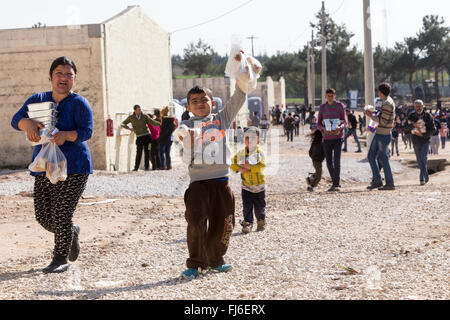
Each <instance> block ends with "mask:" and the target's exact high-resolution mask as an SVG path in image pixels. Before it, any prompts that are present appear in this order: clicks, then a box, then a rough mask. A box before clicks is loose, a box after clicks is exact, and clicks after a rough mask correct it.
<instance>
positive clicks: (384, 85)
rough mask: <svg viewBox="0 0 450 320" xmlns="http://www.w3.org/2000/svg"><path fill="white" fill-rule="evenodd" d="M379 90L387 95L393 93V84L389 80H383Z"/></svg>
mask: <svg viewBox="0 0 450 320" xmlns="http://www.w3.org/2000/svg"><path fill="white" fill-rule="evenodd" d="M378 91H380V92H381V93H382V94H384V95H385V96H386V97H387V96H388V95H389V94H390V93H391V85H390V84H389V83H387V82H382V83H380V85H379V86H378Z"/></svg>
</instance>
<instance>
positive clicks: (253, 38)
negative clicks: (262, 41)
mask: <svg viewBox="0 0 450 320" xmlns="http://www.w3.org/2000/svg"><path fill="white" fill-rule="evenodd" d="M247 39H250V40H252V57H254V56H255V49H254V43H253V40H255V39H259V38H258V37H255V36H251V37H248V38H247Z"/></svg>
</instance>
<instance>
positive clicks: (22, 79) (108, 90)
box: [0, 6, 172, 171]
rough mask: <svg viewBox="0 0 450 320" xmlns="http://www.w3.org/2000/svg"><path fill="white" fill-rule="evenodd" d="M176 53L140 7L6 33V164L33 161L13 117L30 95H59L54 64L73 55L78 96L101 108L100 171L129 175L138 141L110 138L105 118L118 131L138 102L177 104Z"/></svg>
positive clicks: (96, 140)
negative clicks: (86, 21)
mask: <svg viewBox="0 0 450 320" xmlns="http://www.w3.org/2000/svg"><path fill="white" fill-rule="evenodd" d="M169 48H170V44H169V34H168V33H167V32H166V31H164V30H163V29H161V28H160V27H159V26H158V25H157V24H156V23H155V22H154V21H152V20H151V19H150V18H149V17H148V16H147V15H145V13H144V12H143V11H142V10H141V8H140V7H138V6H132V7H128V8H127V9H126V10H124V11H123V12H121V13H119V14H118V15H116V16H115V17H113V18H111V19H109V20H108V21H105V22H104V23H102V24H95V25H83V26H80V27H77V28H75V27H71V26H69V27H68V26H64V27H46V28H39V29H15V30H0V167H5V166H9V167H22V168H25V167H26V166H28V164H29V163H30V161H31V155H32V148H31V146H30V145H29V144H28V142H26V140H25V134H24V132H17V131H15V130H14V129H12V128H11V126H10V122H11V118H12V116H13V115H14V113H15V112H16V111H17V110H18V109H19V108H20V107H21V106H22V105H23V104H24V102H25V100H26V99H27V98H28V97H30V96H31V95H33V94H35V93H37V92H43V91H50V90H51V85H50V82H49V79H48V77H49V76H48V72H49V69H50V65H51V63H52V61H53V60H54V59H55V58H57V57H60V56H63V55H66V56H68V57H70V58H71V59H72V60H73V61H74V62H75V64H76V65H77V69H78V74H77V79H76V81H75V86H74V91H75V92H77V93H79V94H81V95H83V96H84V97H86V98H87V99H88V101H89V103H90V105H91V107H92V109H93V114H94V135H93V137H92V139H91V140H90V141H89V142H88V144H89V148H90V149H91V153H92V159H93V164H94V169H100V170H113V169H114V168H116V169H117V168H120V170H121V171H123V170H128V169H129V164H130V163H134V157H135V149H134V145H135V144H134V141H135V137H134V136H133V135H132V136H129V134H128V133H129V132H128V131H126V130H121V131H120V130H116V136H115V137H114V138H106V128H105V126H106V121H105V120H106V118H107V116H108V115H111V117H112V118H113V120H114V121H115V122H114V124H115V127H116V128H117V127H118V126H119V125H120V122H121V121H123V120H124V118H125V117H126V116H127V114H128V113H129V112H130V111H131V110H132V108H133V106H134V105H135V104H139V105H141V107H142V108H143V109H145V110H152V109H154V108H157V107H158V108H161V107H163V106H166V105H168V104H169V101H171V100H172V90H171V88H172V83H171V81H172V77H171V75H172V70H171V61H170V49H169ZM121 135H123V136H121ZM116 150H119V152H116ZM116 162H117V163H116Z"/></svg>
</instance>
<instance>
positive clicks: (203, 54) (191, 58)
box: [183, 39, 216, 78]
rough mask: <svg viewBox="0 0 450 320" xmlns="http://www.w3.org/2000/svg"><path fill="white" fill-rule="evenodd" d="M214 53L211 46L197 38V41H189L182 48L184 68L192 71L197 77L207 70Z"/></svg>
mask: <svg viewBox="0 0 450 320" xmlns="http://www.w3.org/2000/svg"><path fill="white" fill-rule="evenodd" d="M215 55H216V53H215V52H214V50H213V49H212V47H211V46H210V45H209V44H207V43H206V42H203V41H202V39H199V40H198V41H197V43H194V42H191V43H189V44H188V46H187V48H185V49H184V56H183V61H184V65H185V68H186V69H187V70H189V71H192V72H194V73H195V74H196V75H197V76H198V77H199V78H201V76H202V74H205V73H206V71H207V70H208V66H209V65H210V64H211V62H212V61H213V59H214V56H215Z"/></svg>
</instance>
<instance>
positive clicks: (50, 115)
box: [28, 102, 58, 146]
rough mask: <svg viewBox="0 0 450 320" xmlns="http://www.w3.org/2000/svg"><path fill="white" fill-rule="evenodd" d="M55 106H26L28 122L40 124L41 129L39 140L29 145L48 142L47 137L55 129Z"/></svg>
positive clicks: (49, 104)
mask: <svg viewBox="0 0 450 320" xmlns="http://www.w3.org/2000/svg"><path fill="white" fill-rule="evenodd" d="M57 113H58V111H56V104H55V103H54V102H41V103H32V104H29V105H28V117H29V118H30V120H33V121H36V122H39V123H42V125H43V126H44V128H43V129H40V130H39V135H40V136H41V140H40V141H39V142H33V143H31V145H32V146H36V145H40V144H44V143H46V142H48V137H49V136H50V134H51V133H52V132H53V130H54V129H55V127H56V121H57V118H56V115H57Z"/></svg>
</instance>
